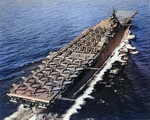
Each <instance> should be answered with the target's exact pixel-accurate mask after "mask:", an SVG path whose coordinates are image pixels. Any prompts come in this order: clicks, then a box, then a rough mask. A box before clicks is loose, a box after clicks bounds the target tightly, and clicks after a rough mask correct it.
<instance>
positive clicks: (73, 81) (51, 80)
mask: <svg viewBox="0 0 150 120" xmlns="http://www.w3.org/2000/svg"><path fill="white" fill-rule="evenodd" d="M136 13H137V11H132V12H131V11H113V14H112V15H111V16H110V17H109V18H108V19H106V20H104V21H101V22H100V23H98V24H97V25H95V26H93V27H90V28H87V29H86V30H84V31H83V32H82V33H81V35H79V36H78V37H77V38H75V39H74V40H72V41H71V42H70V43H68V44H67V45H66V46H64V47H62V48H61V49H60V50H58V51H56V52H50V53H49V55H48V56H47V57H46V58H44V59H43V60H42V62H41V64H40V65H39V66H38V69H36V70H34V71H31V74H30V75H29V76H28V77H27V78H26V77H22V79H23V82H22V83H21V84H18V85H16V84H13V88H12V89H11V90H10V91H9V93H8V94H7V95H8V96H10V97H11V101H12V102H20V103H23V104H24V106H25V107H36V108H47V107H48V106H49V105H51V104H52V103H53V102H54V101H55V99H60V98H61V97H63V96H65V97H70V96H72V94H73V93H74V92H75V91H76V88H77V87H76V86H82V85H84V84H86V82H87V81H88V80H89V79H90V78H91V77H92V76H93V75H94V73H95V72H96V71H97V69H99V68H100V67H102V66H103V65H104V63H105V61H106V60H107V59H108V58H109V57H110V56H111V54H112V52H113V51H114V49H115V48H116V47H117V46H118V45H119V44H120V43H121V42H122V40H124V38H125V37H126V35H127V34H128V31H127V29H128V27H129V26H130V23H131V21H132V19H133V18H134V16H135V14H136Z"/></svg>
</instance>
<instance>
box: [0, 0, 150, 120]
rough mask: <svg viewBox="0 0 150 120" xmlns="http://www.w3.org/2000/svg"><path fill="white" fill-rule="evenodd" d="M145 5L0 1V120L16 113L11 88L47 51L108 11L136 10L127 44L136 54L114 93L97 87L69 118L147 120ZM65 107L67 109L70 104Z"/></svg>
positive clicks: (129, 0) (148, 20) (149, 64)
mask: <svg viewBox="0 0 150 120" xmlns="http://www.w3.org/2000/svg"><path fill="white" fill-rule="evenodd" d="M149 6H150V3H149V0H124V1H122V0H117V1H115V0H103V1H102V0H92V1H91V0H74V1H73V0H65V1H63V0H32V1H30V0H25V1H22V0H15V1H9V0H5V1H4V0H3V1H0V48H1V49H0V89H1V90H0V91H1V92H0V119H4V118H5V117H7V116H9V115H10V114H12V113H13V112H15V111H16V109H17V106H18V104H14V103H11V102H9V97H7V96H6V93H7V92H8V91H9V90H10V88H12V84H13V83H16V84H17V83H20V82H22V81H21V79H20V78H21V77H22V76H28V75H29V73H30V71H31V69H34V68H35V67H36V66H37V65H38V64H39V63H40V60H41V59H43V58H44V57H46V56H47V55H48V53H49V52H50V51H55V50H58V49H60V48H61V47H63V46H64V45H66V44H67V43H68V42H70V41H71V40H73V39H74V38H75V37H77V36H78V35H79V34H80V33H81V32H82V31H83V30H84V29H86V28H88V27H90V26H94V25H95V24H97V23H98V22H100V21H102V20H103V19H105V18H107V17H109V16H110V15H111V13H112V9H113V8H115V9H116V10H135V9H136V10H137V11H138V14H137V15H136V16H135V19H134V20H133V22H132V24H133V25H134V26H131V28H130V30H131V32H133V34H135V35H136V38H135V39H134V40H133V41H132V45H133V46H135V47H136V48H137V50H138V51H139V53H138V54H136V55H130V56H129V62H128V64H127V66H126V67H125V69H124V72H123V73H122V74H123V75H122V77H123V78H124V79H125V81H124V82H123V83H118V84H116V85H115V86H114V89H117V90H118V93H114V92H112V91H113V90H112V89H113V88H111V89H107V88H103V87H102V86H100V85H96V86H95V91H94V92H93V94H92V95H93V97H94V100H90V99H88V100H86V105H84V106H83V107H82V109H80V110H79V111H78V114H75V115H73V116H72V117H71V119H72V120H81V119H85V118H93V119H96V120H103V119H104V120H110V119H116V120H123V119H150V114H149V113H150V38H149V37H150V31H149V28H150V11H149V10H150V8H149ZM101 99H103V100H105V101H106V102H105V104H103V103H101ZM64 105H65V107H66V108H69V103H68V104H67V103H66V104H64ZM58 112H62V111H58Z"/></svg>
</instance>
